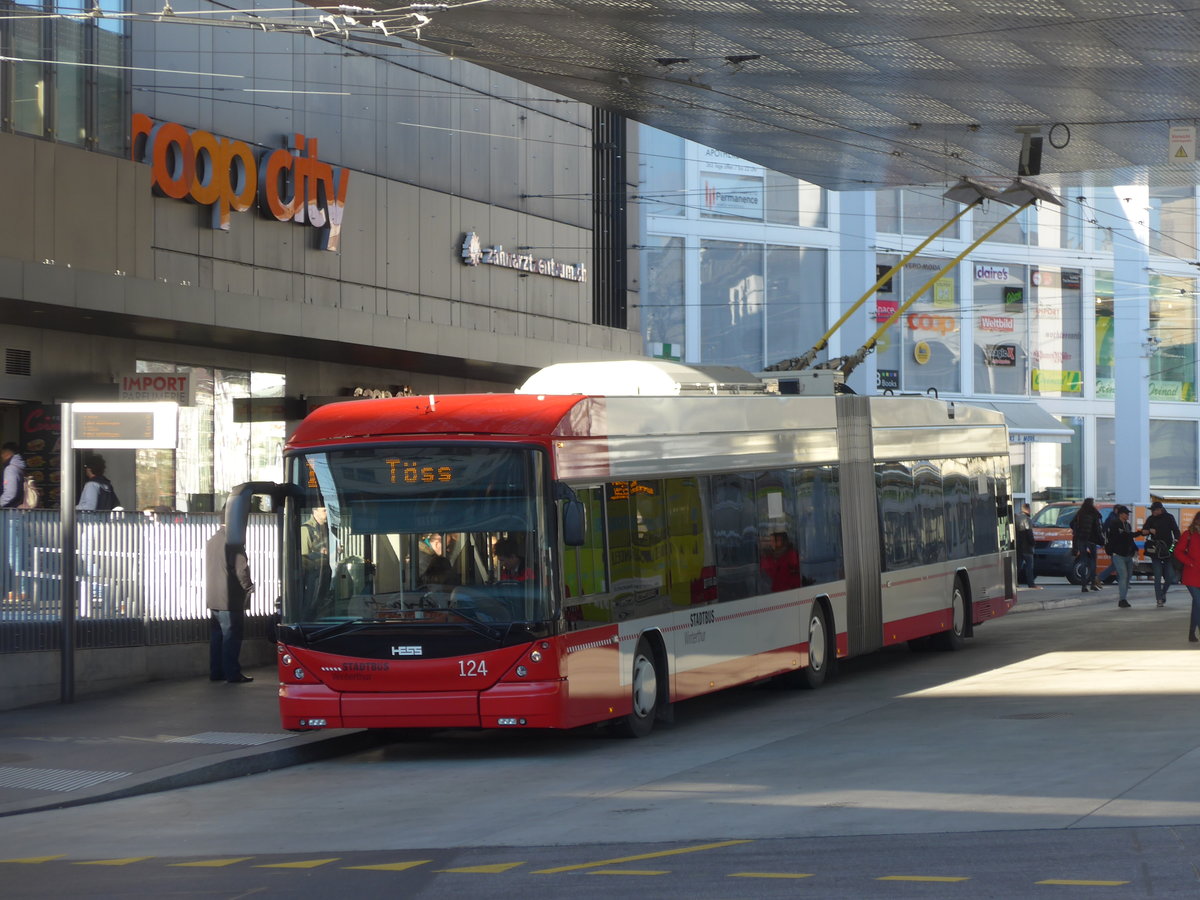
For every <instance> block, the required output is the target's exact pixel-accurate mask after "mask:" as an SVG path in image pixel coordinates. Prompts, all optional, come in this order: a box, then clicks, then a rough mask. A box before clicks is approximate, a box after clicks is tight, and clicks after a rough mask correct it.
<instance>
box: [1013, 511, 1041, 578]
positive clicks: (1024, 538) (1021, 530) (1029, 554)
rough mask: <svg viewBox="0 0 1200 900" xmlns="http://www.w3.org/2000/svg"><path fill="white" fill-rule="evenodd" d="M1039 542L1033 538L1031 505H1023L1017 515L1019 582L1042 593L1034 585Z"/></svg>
mask: <svg viewBox="0 0 1200 900" xmlns="http://www.w3.org/2000/svg"><path fill="white" fill-rule="evenodd" d="M1036 546H1037V542H1036V541H1035V540H1034V538H1033V520H1032V519H1030V518H1029V504H1028V503H1022V504H1021V509H1020V511H1019V512H1018V513H1017V582H1018V583H1021V584H1024V585H1025V586H1026V587H1027V588H1030V589H1031V590H1035V591H1040V590H1041V587H1039V586H1038V585H1036V584H1034V580H1035V579H1036V578H1037V568H1036V565H1037V559H1036V557H1035V555H1034V550H1035V548H1036Z"/></svg>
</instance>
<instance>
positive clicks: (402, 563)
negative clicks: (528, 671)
mask: <svg viewBox="0 0 1200 900" xmlns="http://www.w3.org/2000/svg"><path fill="white" fill-rule="evenodd" d="M543 464H544V460H543V457H542V455H541V454H540V453H539V452H538V451H536V450H533V449H530V448H526V447H497V446H494V445H492V446H478V445H475V446H463V445H441V446H430V445H413V444H404V445H400V446H396V445H392V446H380V445H372V446H370V447H361V448H352V449H343V450H331V451H328V452H320V453H306V454H298V455H296V456H293V457H291V458H290V459H289V463H288V465H289V477H290V480H291V482H292V484H294V485H296V486H297V487H299V488H300V489H301V490H300V492H298V496H297V497H296V498H295V499H293V500H291V501H289V502H288V504H287V507H286V511H285V519H284V533H285V535H286V537H285V542H286V544H287V546H286V547H285V553H284V559H285V564H286V567H287V572H286V573H285V578H284V585H285V586H284V599H283V623H284V624H287V625H303V624H316V625H335V624H340V623H354V622H389V623H394V622H396V621H405V622H408V621H412V622H422V621H424V622H431V623H432V622H438V623H444V622H460V623H461V622H463V621H464V620H471V621H473V622H477V623H481V624H485V625H493V624H505V623H512V622H536V621H545V620H546V619H548V618H550V608H551V607H550V602H549V597H550V592H549V584H548V582H549V579H548V578H547V577H546V576H547V574H548V573H547V564H548V561H549V555H548V553H547V547H546V539H545V528H544V522H543V514H542V503H541V499H542V496H543V491H542V485H543V479H542V466H543Z"/></svg>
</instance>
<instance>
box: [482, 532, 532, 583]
mask: <svg viewBox="0 0 1200 900" xmlns="http://www.w3.org/2000/svg"><path fill="white" fill-rule="evenodd" d="M492 552H493V553H494V554H495V555H496V562H498V563H499V564H500V577H499V580H500V581H531V580H533V578H534V577H535V575H534V571H533V569H531V568H529V567H528V566H527V565H525V557H523V556H522V555H521V553H520V549H519V548H518V547H517V542H516V541H515V540H513V539H512V538H500V540H498V541H496V545H495V547H493V548H492Z"/></svg>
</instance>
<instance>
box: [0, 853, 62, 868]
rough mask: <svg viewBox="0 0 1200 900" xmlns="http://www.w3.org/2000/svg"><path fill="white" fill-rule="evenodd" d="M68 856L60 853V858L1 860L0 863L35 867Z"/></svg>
mask: <svg viewBox="0 0 1200 900" xmlns="http://www.w3.org/2000/svg"><path fill="white" fill-rule="evenodd" d="M66 855H67V854H65V853H60V854H58V856H27V857H25V858H24V859H0V863H25V864H27V865H34V864H37V863H44V862H50V860H52V859H62V858H63V857H64V856H66Z"/></svg>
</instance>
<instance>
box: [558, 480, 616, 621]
mask: <svg viewBox="0 0 1200 900" xmlns="http://www.w3.org/2000/svg"><path fill="white" fill-rule="evenodd" d="M575 494H576V496H578V498H579V500H580V502H581V503H583V509H584V541H583V545H582V546H580V547H567V546H563V547H562V561H563V586H564V599H568V598H573V597H586V596H588V595H589V594H602V593H604V592H605V591H606V590H608V573H607V570H606V566H605V552H604V549H605V548H604V499H603V498H604V493H603V488H598V487H592V488H579V489H577V490H576V491H575Z"/></svg>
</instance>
